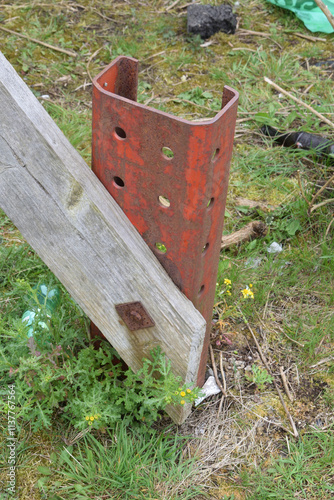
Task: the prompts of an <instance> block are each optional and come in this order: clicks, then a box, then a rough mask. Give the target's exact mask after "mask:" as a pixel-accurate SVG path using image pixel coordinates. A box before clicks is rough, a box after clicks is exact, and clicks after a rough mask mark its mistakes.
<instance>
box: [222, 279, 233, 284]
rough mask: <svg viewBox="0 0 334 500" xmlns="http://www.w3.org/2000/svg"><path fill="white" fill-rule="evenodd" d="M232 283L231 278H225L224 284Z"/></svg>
mask: <svg viewBox="0 0 334 500" xmlns="http://www.w3.org/2000/svg"><path fill="white" fill-rule="evenodd" d="M231 284H232V281H231V280H229V279H228V278H225V279H224V285H231Z"/></svg>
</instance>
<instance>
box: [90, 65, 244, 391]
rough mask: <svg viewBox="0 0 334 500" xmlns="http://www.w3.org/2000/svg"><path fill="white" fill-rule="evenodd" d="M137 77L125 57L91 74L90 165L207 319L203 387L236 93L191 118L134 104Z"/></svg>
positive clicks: (200, 378) (225, 95) (226, 89)
mask: <svg viewBox="0 0 334 500" xmlns="http://www.w3.org/2000/svg"><path fill="white" fill-rule="evenodd" d="M137 82H138V61H136V60H135V59H132V58H130V57H123V56H120V57H118V58H116V59H115V60H114V61H113V62H112V63H111V64H109V66H107V67H106V68H105V69H104V70H103V71H102V72H101V73H100V74H99V75H98V76H97V77H96V78H95V79H94V81H93V151H92V168H93V171H94V172H95V174H96V175H97V176H98V178H99V179H100V180H101V182H102V183H103V184H104V186H105V187H106V188H107V189H108V191H109V192H110V194H111V195H112V196H113V198H114V199H115V200H116V201H117V203H118V205H119V206H120V207H121V208H122V210H123V211H124V213H125V214H126V215H127V217H128V218H129V219H130V221H131V222H132V224H133V225H134V226H135V227H136V229H137V230H138V231H139V233H140V234H141V235H142V237H143V239H144V240H145V242H146V243H147V244H148V246H149V247H150V248H151V250H152V251H153V253H154V254H155V255H156V257H157V258H158V260H159V261H160V263H161V264H162V266H163V267H164V268H165V269H166V271H167V272H168V274H169V275H170V277H171V278H172V280H173V281H174V283H175V284H176V285H177V286H178V287H179V288H180V290H181V291H182V292H183V293H184V294H185V295H186V296H187V297H188V298H189V299H190V300H191V301H192V302H193V304H194V305H195V307H196V308H197V309H198V310H199V311H200V312H201V314H202V315H203V316H204V318H205V319H206V321H207V331H206V337H205V341H204V348H203V353H202V359H201V364H200V369H199V374H198V383H199V384H200V385H202V383H203V382H204V375H205V367H206V359H207V351H208V345H209V339H210V329H211V316H212V307H213V302H214V295H215V287H216V278H217V270H218V262H219V254H220V242H221V236H222V231H223V222H224V212H225V204H226V195H227V186H228V178H229V167H230V160H231V155H232V146H233V137H234V130H235V123H236V114H237V105H238V93H237V92H236V91H235V90H233V89H231V88H229V87H224V91H223V98H222V109H221V111H219V113H218V114H217V115H216V116H215V117H214V118H213V119H210V120H207V121H205V122H201V123H195V122H190V121H187V120H183V119H181V118H178V117H176V116H172V115H169V114H167V113H164V112H162V111H158V110H156V109H154V108H149V107H147V106H144V105H142V104H139V103H137V102H136V94H137ZM164 148H169V149H170V150H171V151H172V153H173V157H172V158H171V157H168V156H166V155H165V154H164V152H165V150H164ZM166 199H167V200H168V202H167V201H166ZM166 205H168V206H166ZM157 244H158V247H159V248H157ZM159 244H162V245H164V246H165V249H166V252H165V253H164V252H163V251H162V250H161V249H163V247H161V246H160V245H159Z"/></svg>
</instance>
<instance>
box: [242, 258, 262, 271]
mask: <svg viewBox="0 0 334 500" xmlns="http://www.w3.org/2000/svg"><path fill="white" fill-rule="evenodd" d="M261 262H262V257H249V258H248V259H247V260H246V267H249V268H250V269H256V268H257V267H259V265H260V264H261Z"/></svg>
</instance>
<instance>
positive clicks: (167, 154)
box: [161, 146, 174, 160]
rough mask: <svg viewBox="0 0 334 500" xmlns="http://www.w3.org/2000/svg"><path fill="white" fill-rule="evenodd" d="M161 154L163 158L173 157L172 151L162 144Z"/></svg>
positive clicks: (170, 158) (169, 158)
mask: <svg viewBox="0 0 334 500" xmlns="http://www.w3.org/2000/svg"><path fill="white" fill-rule="evenodd" d="M161 151H162V155H163V157H164V158H166V160H172V159H173V158H174V153H173V151H172V150H171V149H170V148H168V147H167V146H164V147H163V148H162V149H161Z"/></svg>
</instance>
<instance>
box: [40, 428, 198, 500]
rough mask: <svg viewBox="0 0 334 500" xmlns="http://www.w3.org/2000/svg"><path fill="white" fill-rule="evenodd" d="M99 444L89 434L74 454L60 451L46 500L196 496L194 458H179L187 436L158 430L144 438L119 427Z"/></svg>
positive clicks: (136, 432)
mask: <svg viewBox="0 0 334 500" xmlns="http://www.w3.org/2000/svg"><path fill="white" fill-rule="evenodd" d="M102 441H103V442H101V438H100V439H96V437H94V436H93V435H90V434H88V435H87V436H86V437H84V438H83V439H82V440H81V441H80V442H79V443H78V444H77V445H76V446H75V448H76V449H75V451H74V450H73V449H72V447H68V448H66V449H63V451H62V452H61V453H60V455H59V456H58V457H57V460H56V464H55V465H57V470H59V472H58V473H57V476H58V477H56V478H54V479H56V481H55V482H54V479H53V480H52V483H51V488H50V489H49V488H48V487H47V479H48V478H47V477H46V481H45V485H44V490H45V491H48V494H49V495H51V496H49V497H48V498H50V499H51V498H64V497H65V498H80V499H82V500H84V499H87V500H88V499H93V498H94V499H95V498H96V499H97V498H107V497H108V498H115V499H124V500H130V499H135V498H136V499H143V500H144V499H147V498H156V497H159V498H166V499H167V498H170V499H176V498H177V499H180V500H181V499H182V500H187V499H191V498H193V497H194V495H196V494H197V493H199V492H200V488H198V487H197V486H193V485H192V484H191V478H192V475H193V473H194V472H193V467H192V465H193V462H194V458H193V459H188V458H183V453H182V450H183V449H184V447H185V446H186V442H187V440H186V439H185V438H181V437H178V436H175V435H172V434H171V435H168V434H161V433H160V432H157V431H154V432H153V433H150V434H149V435H145V434H142V432H138V431H135V430H130V431H129V429H128V428H126V427H125V426H124V425H122V424H121V425H120V426H118V427H117V428H116V430H115V432H112V433H111V432H107V433H106V435H105V436H104V437H103V440H102ZM73 453H74V455H73ZM45 472H47V471H45ZM47 475H48V474H46V476H47ZM64 480H65V481H66V483H65V484H64V483H63V481H64ZM52 492H55V493H56V495H55V496H52Z"/></svg>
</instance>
